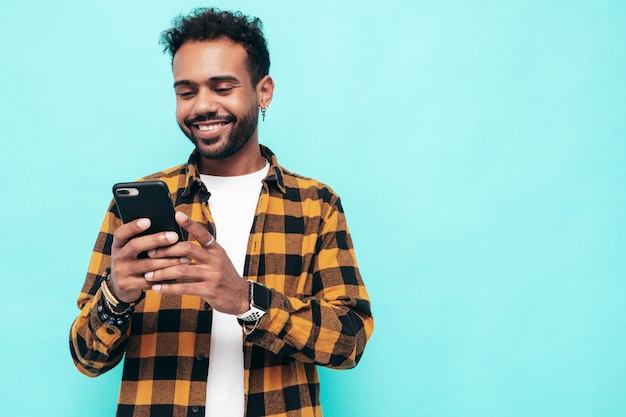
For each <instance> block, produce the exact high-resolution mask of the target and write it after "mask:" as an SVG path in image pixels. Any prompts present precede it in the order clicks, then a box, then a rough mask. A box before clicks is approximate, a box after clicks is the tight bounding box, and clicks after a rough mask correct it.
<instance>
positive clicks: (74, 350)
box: [70, 204, 188, 376]
mask: <svg viewBox="0 0 626 417" xmlns="http://www.w3.org/2000/svg"><path fill="white" fill-rule="evenodd" d="M148 227H150V221H149V220H148V219H137V220H135V221H132V222H129V223H128V224H124V225H122V223H121V221H120V219H119V217H118V216H117V213H116V211H115V209H114V206H113V204H112V205H111V206H110V207H109V211H108V212H107V214H106V216H105V219H104V221H103V223H102V227H101V229H100V233H99V235H98V240H97V241H96V245H95V247H94V250H93V253H92V257H91V262H90V264H89V270H88V273H87V278H86V280H85V283H84V285H83V290H82V291H81V294H80V296H79V298H78V307H79V308H80V309H81V312H80V314H79V315H78V317H77V318H76V320H74V322H73V323H72V327H71V330H70V352H71V354H72V358H73V360H74V363H75V365H76V367H77V368H78V369H79V370H80V371H81V372H82V373H84V374H85V375H88V376H98V375H100V374H102V373H104V372H107V371H108V370H110V369H112V368H113V367H115V366H116V365H117V364H118V363H119V362H120V360H121V359H122V357H123V355H124V350H125V346H126V341H127V339H128V336H129V335H130V323H129V320H128V319H126V320H121V321H120V322H119V324H117V323H111V322H109V321H108V320H107V319H109V318H113V317H115V316H114V315H113V314H112V313H111V311H112V310H111V308H112V307H111V306H109V304H110V301H112V300H110V299H109V298H110V297H113V298H115V301H118V302H121V303H125V304H129V303H134V302H135V301H137V300H139V299H141V295H142V293H143V291H145V290H146V289H148V288H150V286H151V284H150V283H149V282H148V281H146V279H145V274H146V273H147V272H148V271H152V270H155V269H160V268H164V267H168V266H172V265H179V264H181V263H184V262H188V260H186V259H181V258H176V259H172V258H169V259H138V254H139V253H141V252H144V251H148V250H151V249H154V248H157V247H162V246H167V245H171V244H173V243H175V242H176V241H177V240H178V236H177V235H176V233H173V232H160V233H155V234H151V235H147V236H141V237H136V238H134V236H135V235H137V234H138V233H140V232H142V231H144V230H146V229H147V228H148ZM107 269H108V270H109V271H110V275H109V277H108V280H107V281H105V282H102V281H103V276H104V271H105V270H107ZM104 286H106V288H105V289H107V290H108V291H107V293H108V294H109V296H108V297H107V298H106V300H105V299H104V298H103V294H102V293H103V291H102V290H103V287H104ZM107 300H108V302H107ZM103 309H104V310H107V309H109V311H102V310H103ZM129 311H130V310H129ZM103 312H104V315H103ZM131 313H132V311H131ZM115 321H117V320H115Z"/></svg>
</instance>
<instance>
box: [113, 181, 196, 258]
mask: <svg viewBox="0 0 626 417" xmlns="http://www.w3.org/2000/svg"><path fill="white" fill-rule="evenodd" d="M113 198H114V199H115V205H116V206H117V210H118V212H119V214H120V218H121V219H122V221H123V222H124V223H128V222H131V221H133V220H136V219H140V218H148V219H150V222H151V224H150V227H149V228H148V229H147V230H145V231H143V232H141V233H139V234H137V235H135V237H137V236H144V235H149V234H153V233H157V232H165V231H172V232H176V233H177V234H178V239H179V241H184V240H187V239H186V233H184V232H183V229H181V227H180V226H179V225H178V223H176V219H175V218H174V213H175V212H174V204H173V203H172V199H171V197H170V192H169V190H168V188H167V185H166V184H165V183H164V182H163V181H143V182H122V183H118V184H115V185H114V186H113ZM145 256H146V255H145V254H140V257H145Z"/></svg>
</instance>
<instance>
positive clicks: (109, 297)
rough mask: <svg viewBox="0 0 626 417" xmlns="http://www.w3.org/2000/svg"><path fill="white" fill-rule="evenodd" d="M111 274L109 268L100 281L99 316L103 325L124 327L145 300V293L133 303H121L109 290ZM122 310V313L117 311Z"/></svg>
mask: <svg viewBox="0 0 626 417" xmlns="http://www.w3.org/2000/svg"><path fill="white" fill-rule="evenodd" d="M110 274H111V268H107V269H106V270H105V272H104V275H103V276H102V280H101V281H100V289H101V297H100V299H99V300H98V307H97V309H98V316H99V317H100V320H102V322H103V323H106V322H108V323H109V324H112V325H117V326H122V325H124V324H126V323H128V322H129V321H130V319H131V317H132V314H133V312H134V311H135V306H136V305H137V304H138V303H139V302H140V301H141V300H143V298H144V297H145V292H143V291H142V292H141V296H140V297H139V298H138V299H137V300H135V301H134V302H132V303H125V302H123V301H119V300H118V299H117V298H115V296H114V295H113V293H111V290H110V289H109V286H108V282H109V276H110ZM120 308H121V309H122V311H118V310H117V309H120Z"/></svg>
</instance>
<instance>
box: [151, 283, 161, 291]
mask: <svg viewBox="0 0 626 417" xmlns="http://www.w3.org/2000/svg"><path fill="white" fill-rule="evenodd" d="M152 291H154V292H159V291H161V284H154V285H153V286H152Z"/></svg>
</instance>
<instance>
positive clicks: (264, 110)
mask: <svg viewBox="0 0 626 417" xmlns="http://www.w3.org/2000/svg"><path fill="white" fill-rule="evenodd" d="M266 111H267V107H261V116H262V117H263V121H265V112H266Z"/></svg>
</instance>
